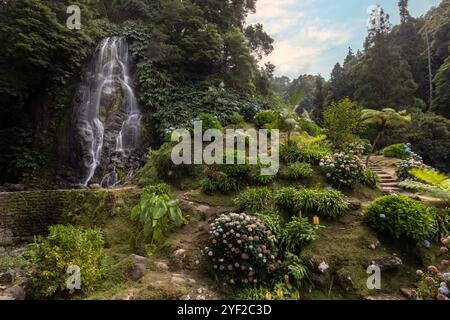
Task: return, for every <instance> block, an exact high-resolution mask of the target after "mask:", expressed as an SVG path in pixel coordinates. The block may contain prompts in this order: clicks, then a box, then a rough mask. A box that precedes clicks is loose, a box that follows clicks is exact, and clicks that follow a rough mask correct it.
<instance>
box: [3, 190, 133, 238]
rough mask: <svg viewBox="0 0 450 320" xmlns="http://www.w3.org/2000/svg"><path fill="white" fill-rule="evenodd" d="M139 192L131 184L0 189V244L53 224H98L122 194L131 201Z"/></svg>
mask: <svg viewBox="0 0 450 320" xmlns="http://www.w3.org/2000/svg"><path fill="white" fill-rule="evenodd" d="M139 194H140V190H139V189H133V188H128V189H117V190H56V191H29V192H8V193H0V246H7V245H12V244H14V243H17V242H21V241H27V240H30V239H33V237H34V236H36V235H45V234H46V233H47V232H48V227H49V226H50V225H54V224H59V223H75V224H83V225H86V226H90V227H91V226H100V225H101V224H102V223H103V221H105V219H107V218H108V217H111V216H112V215H114V213H115V208H116V207H117V206H123V204H124V198H125V199H131V200H133V201H134V199H136V198H137V197H138V195H139Z"/></svg>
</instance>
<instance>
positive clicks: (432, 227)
mask: <svg viewBox="0 0 450 320" xmlns="http://www.w3.org/2000/svg"><path fill="white" fill-rule="evenodd" d="M364 215H365V218H366V220H367V221H368V223H369V224H370V226H372V227H373V228H374V229H376V230H380V231H387V232H389V233H390V234H392V235H393V236H395V237H396V238H397V239H399V238H408V239H411V240H415V241H423V240H427V239H430V238H432V237H433V236H434V235H435V233H436V221H435V219H434V215H433V212H432V211H431V210H429V209H428V208H427V207H426V206H425V204H423V203H422V202H420V201H417V200H413V199H410V198H408V197H406V196H384V197H380V198H378V199H376V200H375V202H373V203H372V204H370V205H369V206H368V207H367V209H366V210H365V212H364Z"/></svg>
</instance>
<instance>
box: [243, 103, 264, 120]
mask: <svg viewBox="0 0 450 320" xmlns="http://www.w3.org/2000/svg"><path fill="white" fill-rule="evenodd" d="M259 110H260V107H259V105H257V104H256V103H245V104H243V105H242V107H241V108H240V110H239V114H241V115H242V116H243V117H244V120H245V121H251V120H253V118H254V117H255V115H256V113H257V112H259Z"/></svg>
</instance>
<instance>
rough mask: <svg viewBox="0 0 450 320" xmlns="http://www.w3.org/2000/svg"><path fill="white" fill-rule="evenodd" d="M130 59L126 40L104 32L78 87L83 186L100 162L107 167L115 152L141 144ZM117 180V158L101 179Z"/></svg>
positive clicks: (78, 153) (76, 117) (78, 144)
mask: <svg viewBox="0 0 450 320" xmlns="http://www.w3.org/2000/svg"><path fill="white" fill-rule="evenodd" d="M130 64H131V63H130V60H129V56H128V44H127V42H126V40H125V39H124V38H122V37H108V38H105V39H103V40H102V41H101V42H100V44H99V45H98V47H97V49H96V51H95V54H94V57H93V59H92V62H91V65H90V68H89V70H88V71H87V72H86V75H85V79H84V83H83V84H82V85H81V86H80V88H79V90H78V94H77V97H76V99H75V104H74V123H75V125H74V130H75V132H74V138H75V141H76V148H75V152H76V155H75V157H76V158H77V159H79V161H78V162H80V163H79V165H78V167H79V168H80V170H79V171H80V177H82V179H81V180H82V181H81V184H83V185H85V186H87V185H88V184H89V183H90V182H91V181H92V179H93V178H94V177H95V175H96V171H97V169H98V168H99V167H100V166H103V165H104V164H105V170H104V171H108V169H107V168H108V165H109V162H111V161H112V159H111V158H112V154H113V153H116V154H119V156H118V157H126V156H127V155H128V154H130V153H131V152H133V151H134V150H135V149H136V148H137V147H138V146H139V143H140V130H141V128H140V123H141V113H140V110H139V106H138V103H137V100H136V96H135V93H134V90H133V84H132V80H131V75H130ZM115 158H117V156H116V157H115ZM111 165H112V164H111ZM117 181H118V179H117V174H116V170H115V164H114V169H113V171H111V172H107V173H106V174H105V176H104V177H103V179H101V182H102V184H103V183H104V184H105V185H106V187H110V186H112V185H115V184H117Z"/></svg>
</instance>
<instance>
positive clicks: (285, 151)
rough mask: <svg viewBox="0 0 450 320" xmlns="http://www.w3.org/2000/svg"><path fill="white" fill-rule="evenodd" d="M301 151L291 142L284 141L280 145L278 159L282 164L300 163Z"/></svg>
mask: <svg viewBox="0 0 450 320" xmlns="http://www.w3.org/2000/svg"><path fill="white" fill-rule="evenodd" d="M302 155H303V153H302V150H301V149H300V147H299V146H298V145H297V144H296V143H295V142H292V141H286V142H283V143H281V145H280V159H281V160H282V161H283V162H284V163H294V162H298V161H300V159H301V158H302Z"/></svg>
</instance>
